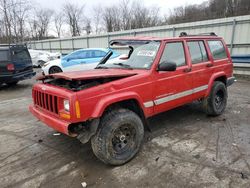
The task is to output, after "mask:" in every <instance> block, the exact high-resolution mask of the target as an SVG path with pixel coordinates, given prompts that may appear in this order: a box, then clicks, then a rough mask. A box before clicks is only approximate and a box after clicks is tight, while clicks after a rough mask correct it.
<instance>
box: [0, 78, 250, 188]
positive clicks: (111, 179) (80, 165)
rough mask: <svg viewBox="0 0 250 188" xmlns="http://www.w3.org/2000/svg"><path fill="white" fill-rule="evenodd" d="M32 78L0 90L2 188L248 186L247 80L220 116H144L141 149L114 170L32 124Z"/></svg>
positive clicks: (197, 112) (193, 109)
mask: <svg viewBox="0 0 250 188" xmlns="http://www.w3.org/2000/svg"><path fill="white" fill-rule="evenodd" d="M34 83H35V81H34V80H28V81H23V82H20V83H19V84H18V86H16V87H13V88H8V87H5V86H4V87H1V88H0V187H1V188H3V187H18V188H21V187H32V188H34V187H73V188H75V187H76V188H77V187H79V188H80V187H82V186H81V183H82V182H86V183H87V187H107V188H111V187H164V188H165V187H197V188H198V187H199V188H200V187H246V188H249V187H250V81H247V80H238V82H237V83H236V84H234V85H233V86H232V87H230V88H229V99H228V106H227V109H226V111H225V113H224V114H223V115H222V116H220V117H215V118H211V117H207V116H206V115H205V114H204V113H203V112H202V109H201V107H200V105H199V103H192V104H189V105H185V106H183V107H180V108H178V109H175V110H171V111H169V112H166V113H163V114H160V115H158V116H156V117H154V118H152V119H150V125H151V129H152V132H147V133H146V136H145V141H144V145H143V148H142V150H141V151H140V153H139V154H138V155H137V156H136V157H135V158H134V159H133V160H132V161H131V162H129V163H128V164H126V165H123V166H120V167H111V166H107V165H105V164H103V163H102V162H100V161H99V160H98V159H97V158H96V157H95V156H94V155H93V153H92V151H91V147H90V144H86V145H82V144H81V143H80V142H79V141H78V140H76V139H74V138H70V137H67V136H64V135H53V134H54V133H55V131H54V130H52V129H51V128H49V127H47V126H45V125H43V123H41V122H39V121H37V119H35V118H34V117H33V116H32V115H31V114H30V113H29V111H28V105H29V104H30V103H31V87H32V84H34Z"/></svg>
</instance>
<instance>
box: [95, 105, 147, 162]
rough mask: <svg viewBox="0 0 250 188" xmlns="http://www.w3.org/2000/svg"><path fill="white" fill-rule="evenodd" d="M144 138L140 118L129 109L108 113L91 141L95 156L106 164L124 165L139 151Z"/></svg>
mask: <svg viewBox="0 0 250 188" xmlns="http://www.w3.org/2000/svg"><path fill="white" fill-rule="evenodd" d="M143 137H144V126H143V123H142V121H141V119H140V117H139V116H138V115H137V114H136V113H134V112H132V111H130V110H127V109H117V110H113V111H111V112H107V113H106V114H105V115H104V117H103V118H102V120H101V123H100V125H99V128H98V130H97V133H96V135H95V136H93V137H92V139H91V146H92V150H93V152H94V154H95V155H96V156H97V157H98V158H99V159H100V160H101V161H103V162H104V163H106V164H111V165H122V164H124V163H126V162H128V161H129V160H131V159H132V158H133V157H134V156H135V155H136V154H137V152H138V151H139V149H140V147H141V144H142V141H143Z"/></svg>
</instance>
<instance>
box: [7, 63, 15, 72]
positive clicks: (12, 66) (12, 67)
mask: <svg viewBox="0 0 250 188" xmlns="http://www.w3.org/2000/svg"><path fill="white" fill-rule="evenodd" d="M7 70H8V71H14V70H15V66H14V64H12V63H10V64H8V65H7Z"/></svg>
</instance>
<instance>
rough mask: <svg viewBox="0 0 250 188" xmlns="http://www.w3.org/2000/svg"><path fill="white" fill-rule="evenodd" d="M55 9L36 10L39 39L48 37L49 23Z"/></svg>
mask: <svg viewBox="0 0 250 188" xmlns="http://www.w3.org/2000/svg"><path fill="white" fill-rule="evenodd" d="M53 13H54V11H53V10H51V9H39V10H37V11H36V19H37V21H36V22H35V23H36V27H37V32H38V37H39V39H44V38H47V37H48V31H49V23H50V21H51V17H52V15H53Z"/></svg>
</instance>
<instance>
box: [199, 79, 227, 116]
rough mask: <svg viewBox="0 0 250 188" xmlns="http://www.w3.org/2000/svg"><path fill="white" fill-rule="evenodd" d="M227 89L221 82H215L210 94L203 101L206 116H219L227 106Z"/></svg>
mask: <svg viewBox="0 0 250 188" xmlns="http://www.w3.org/2000/svg"><path fill="white" fill-rule="evenodd" d="M227 97H228V94H227V87H226V86H225V84H224V83H223V82H220V81H215V82H214V84H213V86H212V89H211V91H210V94H209V96H208V97H207V98H205V99H204V101H203V106H204V110H205V112H206V113H207V115H210V116H218V115H221V114H222V113H223V112H224V110H225V108H226V106H227Z"/></svg>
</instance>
